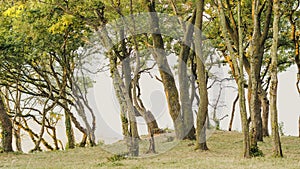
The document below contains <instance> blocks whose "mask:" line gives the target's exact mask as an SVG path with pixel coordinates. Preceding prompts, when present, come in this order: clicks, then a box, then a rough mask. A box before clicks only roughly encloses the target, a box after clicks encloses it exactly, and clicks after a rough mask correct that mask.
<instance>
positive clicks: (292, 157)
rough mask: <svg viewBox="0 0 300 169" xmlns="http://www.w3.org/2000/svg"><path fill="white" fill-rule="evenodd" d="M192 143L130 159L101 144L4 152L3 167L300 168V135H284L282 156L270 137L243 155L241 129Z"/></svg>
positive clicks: (0, 161)
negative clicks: (200, 145) (199, 145)
mask: <svg viewBox="0 0 300 169" xmlns="http://www.w3.org/2000/svg"><path fill="white" fill-rule="evenodd" d="M193 144H194V142H193V141H182V142H180V143H178V144H177V145H176V146H175V147H174V148H172V149H171V150H169V151H166V152H164V153H160V152H159V154H158V155H154V156H152V157H144V158H131V159H128V158H127V159H121V158H118V157H117V156H116V155H113V154H110V153H108V152H106V151H104V150H103V148H101V146H97V147H93V148H76V149H74V150H67V151H54V152H38V153H32V154H19V153H10V154H5V153H2V154H0V168H22V169H23V168H30V169H31V168H122V169H123V168H152V169H153V168H214V169H215V168H228V169H235V168H237V169H240V168H259V169H270V168H272V169H274V168H285V169H290V168H291V169H299V168H300V138H297V137H289V136H287V137H282V147H283V153H284V158H283V159H280V158H273V157H271V155H272V144H271V139H270V138H266V139H265V142H263V143H259V146H260V148H261V149H262V150H263V152H264V154H265V157H259V158H252V159H243V158H242V135H241V133H238V132H225V131H216V132H214V133H213V135H212V136H211V137H210V138H209V140H208V146H209V148H210V150H209V151H205V152H201V151H194V150H193V148H194V146H193ZM141 154H142V155H143V153H141Z"/></svg>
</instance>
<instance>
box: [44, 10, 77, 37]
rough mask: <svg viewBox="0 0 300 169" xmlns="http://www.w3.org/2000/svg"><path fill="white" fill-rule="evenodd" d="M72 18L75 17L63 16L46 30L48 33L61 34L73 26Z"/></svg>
mask: <svg viewBox="0 0 300 169" xmlns="http://www.w3.org/2000/svg"><path fill="white" fill-rule="evenodd" d="M74 18H75V17H74V16H73V15H69V14H66V15H63V16H62V17H61V18H60V19H59V21H58V22H57V23H55V24H54V25H52V26H51V27H50V28H49V29H48V31H49V32H51V33H52V34H58V33H63V32H64V31H65V30H66V29H67V28H68V27H69V26H70V25H72V24H73V21H74Z"/></svg>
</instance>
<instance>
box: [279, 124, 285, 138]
mask: <svg viewBox="0 0 300 169" xmlns="http://www.w3.org/2000/svg"><path fill="white" fill-rule="evenodd" d="M278 131H279V134H280V135H281V136H284V123H283V122H280V123H279V124H278Z"/></svg>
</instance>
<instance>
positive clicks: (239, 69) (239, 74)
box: [218, 0, 250, 158]
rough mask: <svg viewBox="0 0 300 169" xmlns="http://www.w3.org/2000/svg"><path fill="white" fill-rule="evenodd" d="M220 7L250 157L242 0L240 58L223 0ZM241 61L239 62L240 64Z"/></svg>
mask: <svg viewBox="0 0 300 169" xmlns="http://www.w3.org/2000/svg"><path fill="white" fill-rule="evenodd" d="M218 8H219V14H220V23H221V25H222V26H221V29H222V32H223V34H224V38H225V42H226V46H227V48H228V50H229V52H230V55H231V60H232V67H233V70H234V71H233V74H234V76H235V78H236V79H237V80H236V81H237V85H238V92H239V105H240V114H241V123H242V130H243V135H244V139H243V143H244V146H243V149H244V157H245V158H249V157H250V138H249V123H248V119H247V109H246V99H245V89H244V87H245V84H244V73H243V71H244V57H243V52H244V50H243V37H242V29H241V24H242V18H241V1H240V0H239V1H238V30H239V33H238V39H239V40H238V44H237V45H238V49H239V59H237V58H236V57H234V56H235V51H234V50H233V48H232V43H231V41H230V39H229V31H228V28H227V26H226V25H227V24H226V17H225V12H224V7H223V4H222V1H221V0H218ZM238 61H239V62H238ZM238 63H239V64H238Z"/></svg>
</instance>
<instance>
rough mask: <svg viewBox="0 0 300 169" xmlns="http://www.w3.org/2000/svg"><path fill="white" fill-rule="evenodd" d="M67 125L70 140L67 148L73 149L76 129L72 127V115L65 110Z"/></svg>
mask: <svg viewBox="0 0 300 169" xmlns="http://www.w3.org/2000/svg"><path fill="white" fill-rule="evenodd" d="M65 125H66V135H67V140H68V144H67V145H68V146H67V148H69V149H73V148H75V138H74V131H73V128H72V123H71V118H70V115H69V114H68V112H66V111H65Z"/></svg>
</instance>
